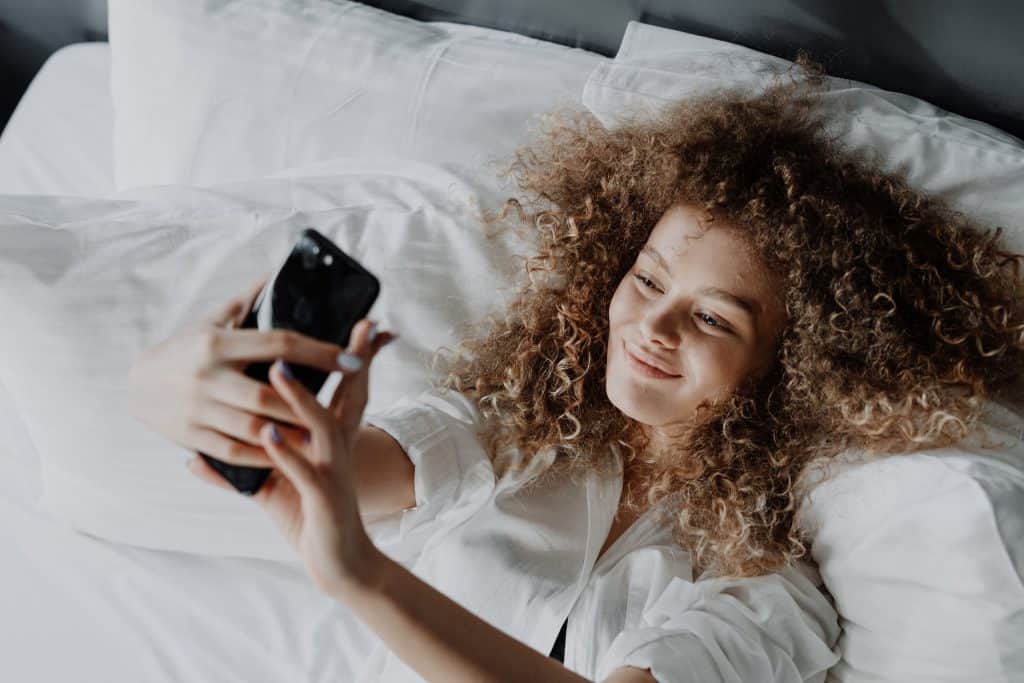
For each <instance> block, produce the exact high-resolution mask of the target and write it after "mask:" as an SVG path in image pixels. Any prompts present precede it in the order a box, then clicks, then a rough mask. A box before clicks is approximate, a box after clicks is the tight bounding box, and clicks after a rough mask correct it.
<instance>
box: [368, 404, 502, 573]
mask: <svg viewBox="0 0 1024 683" xmlns="http://www.w3.org/2000/svg"><path fill="white" fill-rule="evenodd" d="M363 423H364V424H367V425H373V426H375V427H378V428H380V429H382V430H384V431H386V432H387V433H388V434H390V435H391V436H392V437H393V438H394V439H395V440H396V441H398V443H399V444H400V445H401V446H402V449H403V450H404V451H405V453H406V455H408V457H409V460H411V461H412V464H413V467H414V478H413V486H414V490H415V495H416V505H415V506H414V507H411V508H407V509H406V510H402V511H399V512H397V513H395V514H392V515H388V516H387V517H384V518H379V519H376V520H374V521H372V522H369V523H367V524H366V530H367V533H368V534H369V536H370V538H371V539H372V540H373V541H374V543H375V545H377V547H378V548H380V549H381V550H382V551H383V552H385V553H387V554H388V555H389V556H390V557H392V559H395V560H396V561H399V562H404V563H406V564H408V563H411V562H413V561H414V560H415V559H416V558H417V557H418V556H419V555H420V553H421V552H422V551H423V548H424V545H425V544H426V543H427V542H428V541H429V539H430V538H431V537H432V536H434V535H435V534H436V533H438V532H439V531H441V530H443V529H451V528H453V527H454V526H455V525H457V524H458V523H459V522H461V521H463V520H465V519H466V518H468V517H469V516H470V515H472V513H473V512H475V511H476V510H477V509H479V508H480V507H481V506H482V505H483V503H484V502H485V501H487V500H488V499H489V497H490V495H491V493H492V492H493V490H494V487H495V474H494V467H493V465H492V463H491V460H490V457H489V456H488V454H487V452H486V450H485V449H484V446H483V443H482V441H481V438H480V436H479V429H480V427H481V416H480V412H479V410H478V409H477V408H476V406H475V405H474V404H473V402H472V401H471V400H470V399H469V398H467V397H466V396H464V395H463V394H461V393H459V392H457V391H454V390H451V391H441V390H436V389H427V390H425V391H423V392H421V393H420V394H419V395H417V396H406V397H403V398H402V399H400V400H399V401H398V402H396V403H395V404H393V405H392V406H390V407H389V408H387V409H385V410H382V411H377V412H375V413H372V414H370V413H368V414H366V415H364V417H363Z"/></svg>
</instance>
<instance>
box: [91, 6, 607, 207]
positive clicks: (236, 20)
mask: <svg viewBox="0 0 1024 683" xmlns="http://www.w3.org/2000/svg"><path fill="white" fill-rule="evenodd" d="M109 6H110V8H109V9H110V43H111V50H112V67H111V78H112V96H113V104H114V111H115V123H114V169H115V185H116V188H117V189H118V190H123V189H125V188H128V187H135V186H142V185H156V184H191V185H203V186H207V185H214V184H218V183H223V182H230V181H236V180H242V179H246V178H253V177H259V176H263V175H266V174H269V173H273V172H275V171H279V170H282V169H285V168H289V167H291V166H296V165H301V164H305V163H308V162H313V161H320V160H325V159H332V158H336V157H342V156H359V155H366V156H373V155H394V156H407V157H410V158H416V159H420V160H427V161H459V162H465V163H474V164H477V163H480V162H481V161H482V160H483V159H486V158H498V159H504V158H505V157H506V156H507V155H508V154H509V153H510V152H511V151H512V150H513V149H514V148H515V147H516V146H517V145H519V144H521V143H522V142H523V141H525V140H526V139H527V138H528V136H529V125H530V122H529V119H530V117H531V116H533V115H534V114H536V113H539V112H546V111H548V110H550V109H552V108H554V107H555V106H557V105H560V104H571V105H576V106H578V104H579V96H580V93H581V92H582V90H583V85H584V83H585V82H586V79H587V77H588V76H589V74H590V72H591V70H592V69H593V67H594V66H596V65H597V64H598V63H600V62H602V61H608V60H607V58H606V57H604V56H601V55H598V54H596V53H592V52H588V51H585V50H580V49H577V48H569V47H564V46H561V45H556V44H554V43H549V42H545V41H540V40H535V39H532V38H528V37H525V36H521V35H518V34H515V33H510V32H505V31H498V30H494V29H486V28H482V27H476V26H473V27H470V26H464V25H461V24H454V23H448V22H420V21H416V20H414V19H410V18H408V17H405V16H401V15H397V14H391V13H389V12H385V11H383V10H380V9H376V8H373V7H369V6H366V5H363V4H360V3H358V2H347V1H340V0H339V1H331V0H225V1H223V2H217V3H209V2H199V1H198V0H185V1H183V2H161V1H160V0H110V3H109Z"/></svg>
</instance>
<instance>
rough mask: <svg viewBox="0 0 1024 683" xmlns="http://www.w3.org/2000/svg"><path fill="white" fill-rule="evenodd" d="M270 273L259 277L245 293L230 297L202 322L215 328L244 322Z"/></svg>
mask: <svg viewBox="0 0 1024 683" xmlns="http://www.w3.org/2000/svg"><path fill="white" fill-rule="evenodd" d="M272 273H273V271H270V270H268V271H267V272H265V273H263V274H262V275H260V276H259V278H257V279H256V280H255V281H254V282H253V283H252V284H251V285H249V286H248V287H247V288H246V289H245V291H243V292H242V293H241V294H239V295H237V296H235V297H232V298H231V299H230V300H229V301H228V302H227V303H225V304H224V305H223V306H221V307H220V308H218V309H217V310H216V311H214V312H213V313H212V314H210V315H208V316H206V317H205V318H203V322H205V323H207V324H212V325H216V326H217V327H226V326H227V325H228V323H231V322H235V323H236V324H240V323H241V322H242V321H243V320H245V316H246V315H248V314H249V310H250V309H251V308H252V305H253V304H254V303H255V301H256V297H257V296H259V293H260V292H261V291H263V287H264V286H265V285H266V284H267V281H268V280H269V279H270V276H271V274H272Z"/></svg>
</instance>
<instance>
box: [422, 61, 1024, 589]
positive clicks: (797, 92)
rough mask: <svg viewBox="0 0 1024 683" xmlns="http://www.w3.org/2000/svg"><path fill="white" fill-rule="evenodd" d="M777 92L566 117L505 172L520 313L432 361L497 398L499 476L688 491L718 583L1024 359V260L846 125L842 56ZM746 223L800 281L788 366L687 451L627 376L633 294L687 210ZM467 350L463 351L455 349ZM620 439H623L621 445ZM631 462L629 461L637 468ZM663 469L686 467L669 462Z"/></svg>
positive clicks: (693, 527)
mask: <svg viewBox="0 0 1024 683" xmlns="http://www.w3.org/2000/svg"><path fill="white" fill-rule="evenodd" d="M791 72H795V73H796V75H797V76H803V77H802V78H790V79H788V80H782V79H779V78H776V79H775V80H774V81H773V82H772V83H771V84H770V85H769V86H768V87H767V88H766V89H764V90H763V91H762V92H760V93H759V94H751V93H750V92H740V91H731V90H724V89H723V90H718V91H715V92H711V93H708V94H706V95H704V96H701V97H694V98H691V99H686V100H685V101H678V102H675V103H673V104H672V106H669V107H667V108H665V109H664V110H662V112H661V113H660V114H659V115H657V116H656V117H653V118H648V119H643V120H637V119H634V120H632V121H631V122H629V125H623V126H620V127H617V128H615V129H612V130H608V129H605V128H604V127H603V126H602V125H601V124H600V123H599V122H598V121H597V120H596V119H595V118H594V117H593V116H592V115H591V114H590V113H589V112H586V111H584V110H576V109H572V108H560V109H559V110H556V111H555V112H553V113H552V115H549V118H548V124H547V126H546V127H545V128H544V129H543V130H542V132H541V135H540V136H539V137H538V138H537V139H535V140H533V141H532V142H531V144H528V145H525V146H523V147H520V148H519V149H517V150H516V151H515V154H514V158H513V159H512V160H511V162H510V163H508V164H507V165H506V166H504V167H503V171H502V172H503V174H504V175H505V176H508V175H509V174H511V175H512V176H513V177H514V179H515V180H516V182H517V183H518V186H519V187H520V188H521V190H522V191H523V192H524V193H526V196H525V197H523V198H515V197H510V198H507V199H505V201H504V203H503V204H502V206H501V210H500V212H496V213H494V214H488V213H487V212H485V213H484V216H483V218H484V221H485V223H486V224H493V223H499V222H501V221H505V220H506V219H507V218H508V217H509V211H510V210H511V209H515V210H516V216H517V218H518V220H519V221H520V222H519V224H518V228H519V229H523V230H524V235H526V236H528V237H529V238H531V239H532V240H533V241H534V242H535V244H536V252H535V253H533V254H532V255H530V256H528V257H526V258H525V259H524V266H525V270H526V274H527V276H528V277H527V278H526V279H525V280H524V281H523V284H522V285H521V286H520V287H519V289H518V290H517V291H516V292H515V297H514V298H513V299H511V300H510V302H509V303H508V306H507V308H506V309H505V311H504V316H492V317H490V318H489V321H488V324H487V325H486V326H481V325H480V324H479V323H474V324H473V326H472V327H469V326H467V328H466V330H465V332H464V333H460V334H464V336H462V337H461V339H460V341H459V344H458V346H459V351H458V352H457V353H455V354H449V352H450V351H452V350H451V349H448V348H447V347H442V348H441V349H439V350H438V352H437V354H436V355H435V356H434V358H433V360H432V362H431V365H432V367H433V368H434V369H435V370H436V371H438V372H439V375H440V377H441V379H440V381H439V382H438V383H437V384H436V386H438V387H439V388H443V389H445V390H447V389H453V390H456V391H459V392H462V393H463V394H465V395H466V396H468V397H471V398H473V399H474V400H475V404H476V405H477V406H478V407H479V409H480V410H481V414H482V416H483V417H484V419H485V420H486V424H487V425H488V427H487V429H486V439H485V441H486V445H487V449H488V451H489V453H490V456H491V458H492V459H493V461H494V463H495V469H496V472H497V474H498V476H499V477H501V476H504V475H505V474H506V473H508V472H510V471H512V470H516V471H522V470H523V469H525V468H526V467H527V466H528V465H532V466H537V465H538V464H539V468H538V469H537V470H535V474H534V478H533V480H532V481H534V482H539V481H540V480H541V477H540V475H542V474H553V473H556V472H565V473H569V474H573V475H575V474H578V473H581V472H585V471H590V470H601V471H603V472H606V471H610V468H613V467H616V463H617V462H621V464H622V465H623V466H624V467H625V473H626V482H625V489H624V497H623V505H624V507H625V508H627V509H629V510H633V511H637V512H639V511H642V510H644V509H646V508H647V507H648V506H650V505H653V504H654V503H655V502H657V501H659V500H661V499H662V497H663V496H667V495H669V494H671V495H672V496H673V497H674V501H677V504H674V505H672V506H669V507H668V508H667V509H668V510H669V514H670V515H671V516H672V518H673V519H674V526H673V528H674V530H675V536H676V540H677V542H678V543H679V544H680V545H681V546H682V547H683V548H685V549H687V550H689V551H690V553H691V558H692V559H693V563H694V567H695V568H700V569H702V570H703V569H707V570H710V571H711V572H713V573H714V574H717V575H732V576H756V575H761V574H767V573H773V572H776V571H778V570H780V569H781V568H783V567H785V566H786V565H788V564H789V563H791V562H792V561H794V560H795V559H797V558H799V557H802V556H803V555H804V554H806V553H807V550H808V542H809V541H808V538H807V533H806V530H805V529H803V528H802V527H801V525H800V524H799V523H798V520H797V512H798V509H799V503H800V496H799V495H798V492H799V491H800V489H801V486H802V484H803V483H804V477H805V476H806V474H807V472H808V471H809V470H810V469H811V468H810V467H809V465H810V464H811V463H812V462H817V461H820V460H821V459H822V458H824V459H826V460H827V459H832V458H834V457H835V456H836V455H838V454H840V453H842V452H844V451H847V450H848V449H854V448H855V449H863V451H864V452H868V453H871V454H875V455H884V454H896V453H906V452H911V451H914V450H921V449H925V448H937V447H941V446H945V445H950V444H953V443H956V442H957V441H960V440H961V439H962V438H964V437H965V436H966V435H968V434H969V433H970V432H971V431H972V430H973V429H974V428H975V426H976V423H977V420H978V418H979V417H980V411H981V409H982V401H983V399H985V398H987V397H994V396H997V395H999V393H1000V392H1002V391H1003V390H1004V389H1007V388H1009V387H1010V386H1011V385H1013V384H1014V383H1015V382H1019V381H1020V378H1021V375H1022V372H1024V308H1022V305H1021V302H1020V300H1019V298H1018V296H1017V292H1018V290H1019V287H1020V284H1021V279H1020V271H1019V262H1020V261H1021V260H1022V259H1024V255H1022V254H1016V253H1013V252H1010V251H1007V250H1006V249H1004V248H1002V247H1001V246H1000V240H999V236H1000V233H1001V231H1002V228H1001V227H1000V228H997V229H996V230H995V231H994V233H993V232H991V231H990V230H987V229H983V228H982V227H981V226H979V225H977V224H976V223H975V222H974V221H973V220H972V219H970V218H969V217H967V216H965V215H964V214H963V213H961V212H958V211H955V210H953V209H952V208H951V207H950V206H949V205H948V204H947V203H945V202H944V201H943V200H941V199H938V198H936V197H932V196H929V195H928V194H926V193H925V192H922V191H919V190H916V189H914V188H912V187H911V186H910V185H908V183H907V182H906V181H905V180H904V179H903V178H901V177H900V176H898V175H896V174H894V173H888V172H885V171H882V170H880V169H878V168H877V167H875V166H874V165H873V163H872V162H871V161H870V160H869V159H868V158H867V157H866V156H865V154H864V153H855V152H853V151H850V150H847V149H844V148H842V147H841V146H840V145H839V144H838V142H837V139H836V138H832V137H829V136H828V135H826V123H827V116H826V114H825V113H824V108H823V107H820V106H818V105H819V104H820V100H819V99H818V95H819V94H820V92H821V91H822V90H824V89H825V88H826V87H827V86H825V85H824V83H825V74H824V71H823V69H822V67H821V65H820V64H818V63H817V62H814V61H813V60H811V59H810V58H808V57H807V56H806V55H805V54H803V53H801V54H800V55H799V56H798V57H797V59H796V62H795V64H794V67H793V69H791ZM678 203H685V204H689V205H692V206H696V207H699V208H702V209H703V210H704V212H705V215H706V216H707V218H708V220H709V221H714V220H720V221H723V222H724V223H726V224H727V225H729V226H730V227H733V228H737V229H739V231H740V232H741V233H742V234H743V235H744V237H745V239H746V240H748V243H749V244H750V245H751V246H752V247H753V248H754V249H755V250H756V251H755V253H757V254H758V255H760V257H761V259H762V261H763V263H764V264H765V265H766V266H767V267H768V268H769V269H770V270H771V271H772V272H774V273H776V274H778V275H779V276H780V277H781V278H782V281H783V282H784V285H785V292H784V301H785V307H786V314H787V320H786V323H785V329H784V330H782V332H781V334H780V336H779V338H778V341H777V345H776V350H775V357H776V362H775V363H774V365H773V366H772V368H771V369H770V371H768V372H767V373H764V374H762V375H761V376H760V377H759V378H756V379H755V378H753V377H751V378H748V379H747V380H746V381H745V382H744V383H742V384H741V385H740V386H739V387H738V388H737V389H736V391H735V392H734V394H733V395H732V396H731V397H730V398H728V399H727V400H724V401H721V402H718V403H716V404H714V405H710V404H708V403H707V402H705V404H703V405H701V406H700V407H698V409H697V411H696V415H694V417H693V420H692V427H691V428H690V429H689V430H688V432H687V434H686V436H685V437H683V438H681V439H678V440H677V441H676V442H674V443H673V444H672V447H671V452H670V453H667V455H669V457H668V458H665V457H663V456H664V455H666V453H661V454H652V453H648V452H647V449H648V445H649V441H648V438H647V436H646V435H645V431H644V429H643V425H640V424H638V423H637V422H636V421H635V420H633V419H631V418H629V417H628V416H626V415H624V414H622V413H621V412H620V411H619V410H618V409H617V408H616V407H615V406H613V405H612V404H611V403H610V401H609V399H608V397H607V396H606V390H605V372H606V360H607V351H608V350H607V337H608V331H609V319H608V311H609V304H610V301H611V298H612V295H613V293H614V292H615V289H616V287H617V286H618V284H619V282H620V280H621V279H622V278H623V277H624V276H625V275H626V274H627V273H628V271H629V270H630V268H631V267H632V265H633V264H634V261H635V259H636V256H637V254H638V252H639V250H640V248H641V247H642V246H643V245H644V243H645V242H646V241H647V239H648V236H649V235H650V234H651V231H652V228H653V226H654V225H655V223H656V222H657V221H658V219H659V218H660V217H661V216H662V215H663V214H664V212H665V211H666V210H667V209H668V208H669V207H671V206H673V205H675V204H678ZM446 356H451V357H446ZM613 446H614V447H613ZM617 459H618V460H617ZM657 463H669V465H667V466H666V465H660V466H656V464H657Z"/></svg>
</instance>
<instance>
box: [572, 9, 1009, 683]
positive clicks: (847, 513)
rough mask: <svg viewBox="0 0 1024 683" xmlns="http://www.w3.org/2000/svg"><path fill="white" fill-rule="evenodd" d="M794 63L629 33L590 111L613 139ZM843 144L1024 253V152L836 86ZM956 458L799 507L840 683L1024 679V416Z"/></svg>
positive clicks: (899, 467) (922, 105)
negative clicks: (834, 627)
mask: <svg viewBox="0 0 1024 683" xmlns="http://www.w3.org/2000/svg"><path fill="white" fill-rule="evenodd" d="M790 64H791V63H790V62H788V61H786V60H782V59H778V58H776V57H772V56H770V55H766V54H763V53H760V52H756V51H754V50H750V49H748V48H745V47H742V46H740V45H735V44H732V43H726V42H722V41H718V40H713V39H710V38H704V37H701V36H696V35H692V34H688V33H684V32H681V31H673V30H670V29H665V28H661V27H656V26H650V25H647V24H643V23H640V22H636V21H633V22H630V23H629V26H628V28H627V30H626V33H625V36H624V37H623V42H622V46H621V47H620V50H619V52H618V54H617V55H616V57H615V59H614V61H613V62H611V63H606V64H602V65H599V66H598V67H597V68H596V69H595V70H594V73H593V74H592V76H591V78H590V80H589V81H588V82H587V85H586V88H585V89H584V94H583V102H584V104H585V105H586V106H587V107H588V108H589V109H590V111H591V112H592V113H593V114H594V115H595V116H597V117H598V118H599V119H600V120H601V121H602V123H603V124H604V125H605V126H607V127H610V128H611V127H615V126H618V125H621V124H624V123H627V122H628V121H629V120H630V119H632V118H634V117H639V118H644V117H647V116H649V115H651V114H654V113H656V112H658V111H659V109H660V108H661V107H663V106H665V105H666V104H667V103H669V102H672V101H675V100H678V99H682V98H685V97H689V96H693V95H697V94H700V93H703V92H707V91H708V90H709V89H718V88H723V87H726V88H744V89H750V90H757V89H760V88H763V87H764V86H765V85H767V84H768V82H769V79H770V77H771V76H773V75H775V74H778V73H781V72H783V71H785V70H786V69H787V68H788V67H789V66H790ZM829 88H830V89H829V92H828V93H827V95H826V96H825V100H826V102H827V103H829V105H831V106H834V107H835V109H834V110H833V113H834V114H836V117H835V124H834V125H835V127H834V128H833V129H832V130H831V131H830V132H833V133H838V134H839V135H840V139H841V140H842V142H843V143H844V144H846V145H848V146H849V147H851V148H853V149H860V150H869V151H870V152H872V153H873V155H874V158H875V160H876V162H877V163H878V164H879V165H880V166H882V167H883V168H885V169H887V170H890V171H901V172H905V173H906V177H907V180H908V181H909V182H910V183H911V184H912V185H914V186H916V187H918V188H921V189H923V190H925V191H928V192H931V193H934V194H937V195H939V196H942V197H943V198H945V199H947V200H948V201H950V202H951V203H952V204H953V205H954V206H956V207H957V208H959V209H960V210H962V211H965V212H966V213H968V214H971V215H974V216H977V217H978V218H980V219H981V220H982V221H983V222H988V223H990V224H997V225H1003V226H1004V227H1005V228H1006V231H1005V233H1004V234H1005V238H1006V242H1007V243H1008V244H1009V245H1010V246H1011V248H1013V249H1015V250H1016V251H1019V252H1024V144H1022V143H1021V142H1020V141H1019V140H1017V139H1016V138H1014V137H1013V136H1011V135H1009V134H1007V133H1004V132H1003V131H1000V130H998V129H996V128H994V127H992V126H989V125H987V124H984V123H981V122H979V121H974V120H971V119H967V118H964V117H962V116H957V115H956V114H952V113H950V112H947V111H943V110H942V109H939V108H937V107H935V106H933V105H931V104H929V103H927V102H925V101H923V100H920V99H917V98H914V97H910V96H907V95H902V94H899V93H893V92H888V91H885V90H881V89H878V88H876V87H874V86H871V85H869V84H865V83H858V82H855V81H849V80H845V79H838V78H830V79H829ZM988 411H989V412H988V413H987V415H986V423H985V429H986V431H987V434H988V436H989V437H991V438H993V439H995V440H996V441H995V444H996V445H995V447H993V448H982V447H981V445H980V443H979V439H980V435H975V436H974V437H972V438H970V439H968V440H966V441H965V442H963V443H961V444H958V445H957V446H956V447H954V448H946V449H934V450H929V451H923V452H918V453H913V454H907V455H900V456H894V457H891V458H887V459H883V460H878V461H875V462H869V463H861V462H859V461H858V458H857V454H856V453H848V454H846V458H845V459H844V461H843V462H841V464H840V465H838V466H837V468H836V473H835V475H834V476H833V478H831V479H829V480H827V481H825V482H824V483H823V484H821V485H820V486H818V487H817V488H814V489H813V491H812V493H811V495H810V497H809V498H808V499H807V501H806V503H805V505H804V507H803V508H802V510H801V515H802V516H803V520H804V522H805V523H806V524H807V525H808V528H809V529H813V530H814V532H813V533H814V535H813V544H812V547H811V554H812V556H813V557H814V559H815V561H816V562H817V563H818V565H819V570H820V572H821V575H822V578H823V579H824V580H825V583H826V586H827V587H828V589H829V591H830V592H831V593H832V595H833V597H834V598H835V601H836V607H837V610H838V612H839V614H840V623H841V625H842V626H843V631H844V633H843V635H842V637H841V640H840V647H841V650H842V654H843V659H842V661H840V662H839V663H838V664H837V665H836V666H835V667H833V668H832V669H831V670H830V672H829V675H830V679H829V680H836V681H843V682H844V683H861V682H864V683H867V682H868V681H872V682H874V681H921V682H922V683H923V682H924V681H937V680H949V681H976V680H985V681H993V682H997V681H998V682H1003V681H1006V682H1007V683H1008V682H1009V681H1020V680H1024V584H1022V576H1024V445H1022V443H1021V439H1022V438H1024V417H1022V415H1024V411H1022V410H1021V407H1020V405H1014V404H1010V403H1006V404H997V403H990V404H989V406H988Z"/></svg>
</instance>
